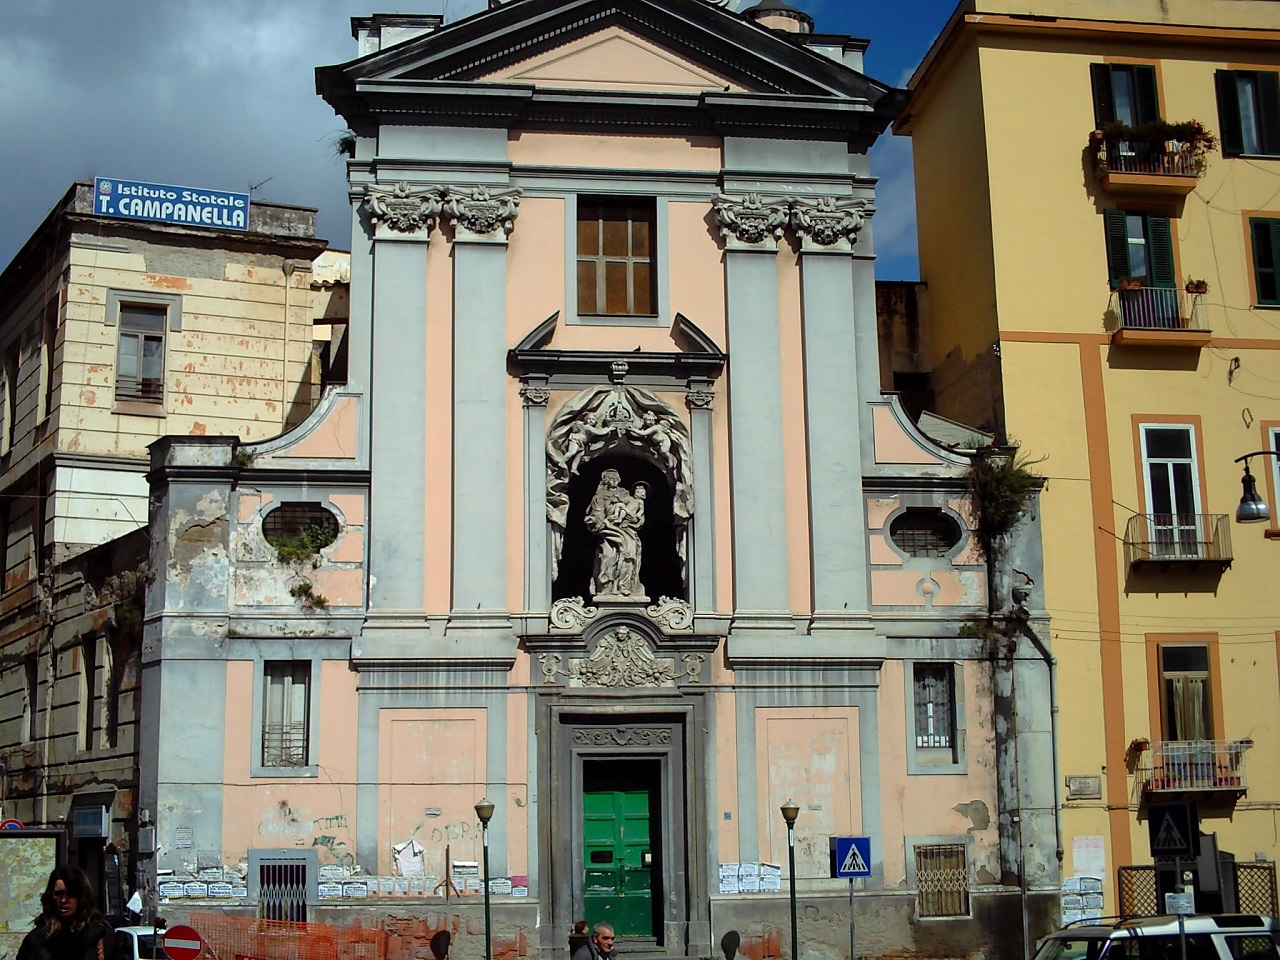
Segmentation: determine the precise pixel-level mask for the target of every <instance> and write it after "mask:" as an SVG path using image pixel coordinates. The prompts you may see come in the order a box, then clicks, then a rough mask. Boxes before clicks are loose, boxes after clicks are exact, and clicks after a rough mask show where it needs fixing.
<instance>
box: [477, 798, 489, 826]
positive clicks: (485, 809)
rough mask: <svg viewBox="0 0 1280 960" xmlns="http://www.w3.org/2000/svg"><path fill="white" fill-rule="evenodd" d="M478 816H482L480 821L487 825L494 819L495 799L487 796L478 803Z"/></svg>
mask: <svg viewBox="0 0 1280 960" xmlns="http://www.w3.org/2000/svg"><path fill="white" fill-rule="evenodd" d="M476 816H477V817H479V818H480V822H481V823H482V824H484V825H485V826H486V827H487V826H488V825H489V821H490V820H492V819H493V801H492V800H489V799H488V798H485V799H484V800H481V801H479V802H478V803H477V804H476Z"/></svg>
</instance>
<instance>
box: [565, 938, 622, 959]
mask: <svg viewBox="0 0 1280 960" xmlns="http://www.w3.org/2000/svg"><path fill="white" fill-rule="evenodd" d="M617 957H618V947H617V945H616V944H615V945H614V948H613V949H612V950H610V951H609V952H608V953H601V952H600V948H599V947H597V946H596V942H595V941H594V940H592V939H590V938H588V939H587V942H586V943H584V944H583V945H582V946H580V947H579V948H578V949H577V950H575V951H574V952H573V956H572V957H571V958H570V960H617Z"/></svg>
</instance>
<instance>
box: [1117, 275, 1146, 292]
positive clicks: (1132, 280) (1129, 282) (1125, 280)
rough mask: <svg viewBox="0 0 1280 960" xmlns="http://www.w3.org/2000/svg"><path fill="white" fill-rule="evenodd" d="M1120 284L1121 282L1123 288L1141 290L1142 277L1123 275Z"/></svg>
mask: <svg viewBox="0 0 1280 960" xmlns="http://www.w3.org/2000/svg"><path fill="white" fill-rule="evenodd" d="M1119 284H1120V289H1121V290H1141V289H1142V278H1141V277H1121V278H1120V281H1119Z"/></svg>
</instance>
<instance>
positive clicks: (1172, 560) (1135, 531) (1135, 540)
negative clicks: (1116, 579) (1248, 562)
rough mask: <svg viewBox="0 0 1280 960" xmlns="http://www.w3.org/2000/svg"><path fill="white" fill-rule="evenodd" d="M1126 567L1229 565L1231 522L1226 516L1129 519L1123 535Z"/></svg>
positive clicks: (1156, 515) (1142, 516)
mask: <svg viewBox="0 0 1280 960" xmlns="http://www.w3.org/2000/svg"><path fill="white" fill-rule="evenodd" d="M1124 559H1125V565H1126V566H1128V567H1134V566H1142V565H1144V564H1164V565H1171V564H1190V565H1198V564H1208V565H1210V566H1216V567H1218V568H1219V569H1222V570H1225V569H1227V568H1228V567H1229V566H1231V560H1232V557H1231V523H1230V517H1228V516H1227V515H1226V514H1217V513H1180V514H1168V513H1151V514H1137V515H1136V516H1132V517H1130V518H1129V524H1128V526H1127V527H1126V529H1125V534H1124Z"/></svg>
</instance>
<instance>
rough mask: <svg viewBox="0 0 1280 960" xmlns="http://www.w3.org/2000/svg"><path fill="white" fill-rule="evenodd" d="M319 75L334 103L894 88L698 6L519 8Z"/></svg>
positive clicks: (640, 0) (614, 0)
mask: <svg viewBox="0 0 1280 960" xmlns="http://www.w3.org/2000/svg"><path fill="white" fill-rule="evenodd" d="M318 76H319V79H320V85H321V88H322V92H324V93H325V95H326V97H328V98H330V100H331V102H332V101H333V100H334V99H338V98H341V97H342V96H343V95H344V94H345V93H346V91H347V90H350V89H351V87H350V86H348V85H352V84H359V85H364V86H365V87H366V89H368V88H370V87H371V86H373V85H377V84H380V83H382V84H386V83H390V84H406V83H409V84H412V83H418V82H423V81H427V82H433V83H441V82H444V83H473V82H476V81H482V82H486V83H488V84H493V85H499V84H519V85H528V86H533V87H535V88H556V87H559V88H563V89H583V90H585V89H592V90H597V91H599V90H613V91H615V92H619V93H624V94H629V93H633V92H636V91H640V92H648V91H654V92H663V91H665V92H669V93H671V94H676V95H681V94H684V95H688V94H690V93H696V94H701V93H704V92H713V93H724V94H727V95H733V94H740V93H745V94H747V95H758V94H766V95H770V94H784V95H799V96H807V97H816V98H822V99H830V100H833V101H846V102H847V101H855V102H862V103H874V102H875V101H877V100H879V99H880V98H881V97H882V96H883V94H884V93H886V92H887V91H888V90H889V88H888V87H886V86H884V85H883V84H880V83H877V82H875V81H873V80H870V79H869V78H867V77H866V76H864V75H863V74H860V73H857V72H855V71H853V70H850V69H848V68H847V67H845V66H844V65H843V64H841V63H839V62H837V61H834V60H831V59H829V58H827V57H825V56H822V55H821V54H819V53H817V52H814V51H812V50H808V49H805V48H804V47H803V46H801V45H798V44H795V43H792V42H791V41H789V40H788V39H785V38H783V37H779V36H777V35H775V34H773V33H772V32H771V31H769V30H764V29H761V28H760V27H759V26H758V25H756V24H754V23H749V22H747V21H746V20H744V19H743V18H741V17H739V16H737V15H735V14H733V13H731V12H728V11H726V10H722V9H720V8H718V7H715V6H713V5H711V4H708V3H705V2H703V0H520V2H513V3H508V4H505V5H503V6H500V7H498V8H496V9H492V10H489V11H487V12H485V13H480V14H476V15H474V16H471V17H467V18H465V19H463V20H460V21H458V22H457V23H454V24H450V25H449V26H447V27H444V28H442V29H439V30H436V31H434V32H432V33H430V34H426V35H424V36H421V37H417V38H414V39H412V40H407V41H405V42H404V43H400V44H397V45H395V46H393V47H389V48H387V49H385V50H382V51H380V52H378V53H373V54H369V55H368V56H366V57H363V58H361V59H359V60H354V61H351V62H350V63H346V64H340V65H336V66H334V67H322V68H320V70H319V71H318Z"/></svg>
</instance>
